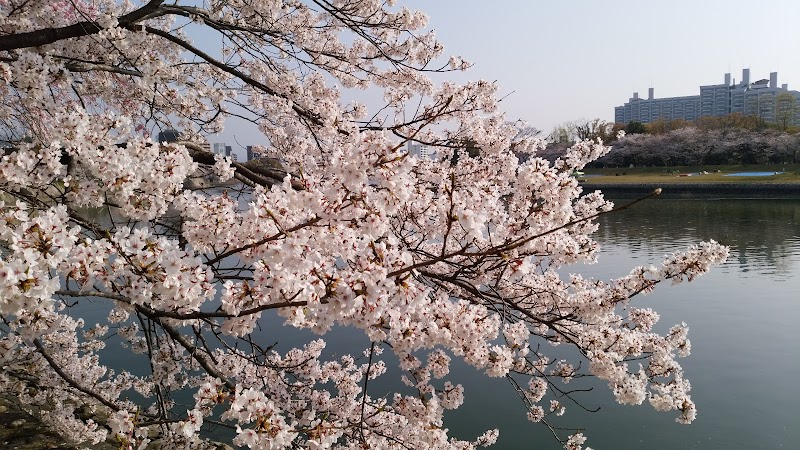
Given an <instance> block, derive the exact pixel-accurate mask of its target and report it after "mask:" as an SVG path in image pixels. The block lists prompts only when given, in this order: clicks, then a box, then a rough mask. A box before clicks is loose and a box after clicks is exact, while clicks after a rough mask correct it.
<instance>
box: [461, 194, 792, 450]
mask: <svg viewBox="0 0 800 450" xmlns="http://www.w3.org/2000/svg"><path fill="white" fill-rule="evenodd" d="M621 203H623V202H622V201H620V204H621ZM596 238H597V240H598V241H599V242H600V243H601V245H602V252H601V253H600V256H599V263H598V264H595V265H591V266H584V267H577V268H574V269H573V270H572V271H573V272H580V273H583V274H585V275H592V276H594V277H597V278H602V279H608V278H611V277H617V276H621V275H624V274H626V273H627V272H628V271H629V270H630V269H631V268H632V267H633V266H636V265H644V264H658V263H659V262H660V260H661V259H662V258H663V256H664V255H665V254H667V253H671V252H674V251H677V250H680V249H682V248H686V247H688V246H689V245H691V244H692V243H696V242H698V241H700V240H707V239H716V240H718V241H721V242H723V243H725V244H727V245H729V246H730V248H731V256H730V257H729V259H728V261H727V262H726V263H725V264H724V265H723V266H721V267H717V268H715V269H714V270H713V271H712V272H711V273H709V274H707V275H705V276H703V277H701V278H699V279H698V280H696V281H695V282H693V283H688V284H682V285H678V286H660V287H659V288H658V289H656V292H654V293H652V294H650V295H648V296H646V297H641V298H639V299H638V300H637V301H638V302H639V305H647V306H651V307H653V308H654V309H655V310H656V311H658V312H659V313H660V314H661V321H660V323H659V325H660V328H658V327H657V331H660V332H663V331H665V330H666V329H668V328H669V327H670V326H672V325H673V324H675V323H679V322H681V321H684V322H686V323H687V324H688V325H689V329H690V331H689V337H690V338H691V341H692V354H691V356H689V357H688V358H684V359H683V360H681V363H682V365H683V366H684V369H685V372H686V376H687V378H688V379H689V380H690V381H691V382H692V398H693V399H694V401H695V402H696V403H697V405H698V416H697V419H696V420H695V422H694V423H692V424H691V425H688V426H687V425H680V424H678V423H675V422H674V417H675V415H674V414H673V413H660V412H656V411H654V410H653V409H652V408H651V407H650V406H649V405H643V406H638V407H637V406H620V405H617V404H616V403H614V401H613V398H612V396H611V394H609V393H608V392H607V391H608V389H607V388H606V387H605V385H603V384H600V383H597V381H596V380H595V381H594V382H585V381H584V380H581V381H584V383H583V384H581V385H579V386H583V387H592V386H596V388H595V389H594V391H593V392H590V393H588V394H587V395H584V396H583V397H580V398H581V399H582V400H583V403H584V405H585V406H587V407H598V406H599V407H600V408H601V411H600V412H598V413H585V412H583V411H581V410H580V408H578V407H577V406H575V405H572V407H571V408H570V406H569V405H568V412H567V414H566V415H565V416H564V417H563V419H565V420H562V421H560V422H558V424H560V425H564V426H575V425H576V424H580V425H581V426H585V427H586V429H585V433H584V434H585V435H587V436H588V437H589V440H588V441H587V443H586V445H590V446H591V447H592V448H594V449H597V450H599V449H639V448H641V449H779V448H786V449H796V448H800V385H799V383H800V201H790V200H780V201H777V200H775V201H773V200H718V201H713V200H665V199H658V200H653V201H649V202H646V203H643V204H638V205H636V206H635V207H633V208H631V209H628V210H624V211H621V212H619V213H615V214H611V215H607V216H605V217H603V218H602V219H601V228H600V230H599V231H598V233H597V234H596ZM634 304H635V303H634ZM471 380H472V381H473V385H472V386H470V388H471V389H469V390H468V391H467V394H466V403H465V406H464V407H463V410H461V411H458V412H457V414H458V416H457V417H453V420H451V421H450V424H451V425H450V427H451V429H452V430H453V431H454V432H456V433H459V434H460V433H464V436H465V437H466V436H469V435H470V434H469V432H470V430H471V431H472V432H473V433H474V432H475V430H477V429H479V428H480V427H481V426H482V427H484V428H485V427H487V426H493V427H499V428H500V430H501V440H500V441H499V443H498V446H497V447H499V448H503V449H528V448H553V449H557V448H561V446H560V445H558V444H557V443H556V442H555V441H553V440H552V438H550V440H549V441H548V434H549V432H548V431H547V430H544V429H542V427H537V426H535V425H534V424H530V423H527V422H526V421H525V419H524V417H520V416H521V415H522V414H523V413H524V411H522V408H521V407H520V406H519V401H518V400H516V398H515V395H514V394H513V393H507V392H505V391H506V390H507V389H506V385H505V383H503V382H502V381H499V382H497V383H485V382H481V381H480V379H479V378H478V377H476V376H472V377H471ZM573 383H574V382H573ZM576 387H578V386H576ZM498 402H499V403H500V405H501V406H499V407H498V406H497V404H498ZM570 416H572V417H570Z"/></svg>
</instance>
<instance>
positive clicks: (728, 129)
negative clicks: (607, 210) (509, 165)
mask: <svg viewBox="0 0 800 450" xmlns="http://www.w3.org/2000/svg"><path fill="white" fill-rule="evenodd" d="M620 130H623V131H625V136H624V137H622V138H618V132H619V131H620ZM797 131H798V130H797V129H795V128H793V127H787V126H781V125H780V124H772V123H765V122H764V121H763V120H761V119H759V118H758V117H756V116H744V115H741V114H731V115H728V116H722V117H702V118H700V119H698V120H696V121H693V122H689V121H686V120H669V121H668V120H659V121H655V122H651V123H646V124H642V123H639V122H630V123H628V124H620V123H611V122H605V121H602V120H600V119H593V120H589V121H578V122H569V123H566V124H564V125H560V126H558V127H556V129H555V130H554V132H553V134H551V136H550V139H549V140H550V144H549V145H548V146H547V148H546V149H545V150H544V151H542V152H541V153H540V156H543V157H545V158H546V159H554V158H556V157H558V156H560V155H561V154H563V153H564V151H565V150H566V149H567V148H568V147H569V146H570V145H572V144H573V143H574V142H576V141H577V140H581V139H592V140H596V139H598V138H599V139H602V140H603V142H604V143H606V144H609V145H611V146H612V150H611V152H609V154H607V155H606V156H604V157H603V158H600V159H598V160H597V161H595V162H593V163H592V166H593V167H628V166H631V165H634V166H691V165H723V164H790V163H800V134H798V132H797Z"/></svg>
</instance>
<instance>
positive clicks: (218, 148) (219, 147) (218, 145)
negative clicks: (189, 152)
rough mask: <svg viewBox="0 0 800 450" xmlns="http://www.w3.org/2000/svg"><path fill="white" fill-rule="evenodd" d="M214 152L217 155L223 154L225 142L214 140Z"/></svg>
mask: <svg viewBox="0 0 800 450" xmlns="http://www.w3.org/2000/svg"><path fill="white" fill-rule="evenodd" d="M213 149H214V153H216V154H217V155H224V154H225V143H224V142H215V143H214V145H213Z"/></svg>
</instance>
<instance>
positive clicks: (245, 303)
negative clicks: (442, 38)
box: [0, 0, 727, 449]
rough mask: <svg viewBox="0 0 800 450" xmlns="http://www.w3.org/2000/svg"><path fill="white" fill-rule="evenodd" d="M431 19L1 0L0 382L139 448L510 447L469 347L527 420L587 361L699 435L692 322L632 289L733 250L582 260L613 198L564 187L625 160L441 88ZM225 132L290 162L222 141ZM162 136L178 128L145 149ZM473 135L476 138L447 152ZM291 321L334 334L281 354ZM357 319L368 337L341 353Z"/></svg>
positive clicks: (629, 395) (93, 431)
mask: <svg viewBox="0 0 800 450" xmlns="http://www.w3.org/2000/svg"><path fill="white" fill-rule="evenodd" d="M425 26H426V17H425V16H424V15H423V14H422V13H420V12H415V11H410V10H408V9H405V8H400V7H396V6H395V5H394V1H392V0H386V1H374V0H342V1H323V0H310V1H296V0H234V1H231V0H226V1H221V0H205V1H203V2H197V1H181V0H170V1H164V0H150V1H143V0H132V1H131V0H126V1H114V0H0V95H1V96H2V97H0V98H2V104H1V105H0V130H1V131H2V139H4V141H5V142H4V154H3V157H2V160H1V161H0V191H1V192H0V255H1V256H0V319H1V320H2V324H0V349H2V352H0V361H1V362H0V386H1V387H2V390H3V392H6V393H9V394H12V395H14V396H16V397H18V398H19V400H20V401H21V402H22V404H23V405H26V407H29V408H30V410H31V411H38V414H39V415H40V417H41V419H42V420H44V421H45V422H46V423H48V424H49V425H51V426H52V427H53V428H54V429H55V430H56V431H57V432H59V433H61V434H62V435H63V436H65V437H67V438H68V439H70V440H72V441H74V442H91V443H96V442H100V441H103V440H106V439H108V440H110V441H111V442H116V443H118V445H119V447H120V448H124V449H134V448H135V449H140V448H144V447H145V446H147V445H148V444H150V443H151V441H152V443H155V444H158V445H160V446H161V447H162V448H194V447H198V446H200V444H201V443H202V441H203V440H204V439H207V438H209V436H210V437H211V438H214V436H215V435H209V434H207V433H206V432H205V430H207V429H208V428H209V427H217V428H218V427H228V428H229V429H230V430H231V431H230V433H231V434H230V436H232V440H233V443H234V444H236V445H241V446H245V447H249V448H256V449H280V448H309V449H321V448H334V447H335V448H353V449H355V448H374V449H377V448H380V449H392V448H397V449H427V448H430V449H470V448H475V447H477V446H485V445H490V444H492V443H493V442H495V440H496V439H497V436H498V432H497V431H496V430H489V431H486V432H485V433H483V434H480V432H478V433H476V435H475V436H474V437H471V439H472V440H460V439H457V438H456V437H453V436H449V435H448V432H447V428H446V426H445V422H444V420H445V417H446V412H447V411H448V410H453V409H456V408H458V407H459V406H460V405H461V404H462V403H463V401H464V396H465V395H466V394H468V392H465V389H464V387H463V386H462V384H460V383H459V377H458V374H455V373H451V372H450V364H451V361H453V359H459V360H462V361H464V362H465V363H467V364H469V365H471V366H473V367H474V368H475V369H477V370H478V371H480V372H481V373H484V374H485V375H486V376H487V377H505V378H507V379H508V380H509V381H510V382H511V385H512V386H513V388H515V389H517V390H518V392H519V393H520V395H521V397H522V400H523V402H524V404H525V406H526V407H527V411H528V412H527V414H528V418H529V419H530V420H531V421H532V422H541V423H543V424H545V425H546V424H548V423H549V422H548V420H549V418H550V416H551V415H561V414H563V413H564V408H565V406H567V405H565V402H563V397H562V401H561V402H559V401H557V400H556V397H555V396H554V394H560V393H561V392H568V391H566V390H565V389H564V388H563V386H562V383H566V382H568V381H570V379H572V378H573V377H576V376H580V375H582V374H586V373H588V374H591V375H593V376H595V377H597V378H599V379H600V380H602V381H603V382H605V383H607V384H608V388H609V389H610V390H611V391H612V392H613V394H614V396H615V398H616V400H617V401H618V402H620V403H623V404H633V405H638V404H642V403H645V402H646V403H650V405H652V407H654V408H655V409H657V410H659V411H671V412H673V413H674V414H675V415H676V416H677V420H678V421H679V422H681V423H689V422H691V421H692V420H693V419H694V418H695V404H694V402H693V401H692V398H691V395H690V384H689V382H688V380H687V379H686V378H684V372H683V370H682V368H681V366H680V364H679V362H678V360H677V358H678V357H683V356H686V355H688V354H689V352H690V349H691V346H690V343H689V340H688V338H687V327H686V325H685V324H678V325H675V326H674V327H672V328H671V329H669V331H668V332H667V333H666V334H663V335H661V334H658V333H655V332H654V331H653V326H654V324H655V323H656V322H657V321H658V319H659V316H658V314H657V313H656V312H655V311H653V310H651V309H649V308H640V307H637V306H635V303H634V302H633V301H632V300H633V298H634V297H636V296H638V295H640V294H644V293H647V292H649V291H651V290H652V289H653V288H654V287H655V286H656V285H657V284H659V283H661V282H664V281H667V282H669V283H677V282H681V281H685V280H692V279H694V278H695V277H696V276H698V275H700V274H702V273H704V272H706V271H707V270H708V269H709V267H710V266H711V265H713V264H715V263H719V262H720V261H722V260H724V259H725V257H726V255H727V250H726V248H724V247H722V246H720V245H718V244H716V243H714V242H708V243H702V244H699V245H697V246H695V247H692V248H690V249H688V250H687V251H686V252H684V253H677V254H674V255H670V256H667V257H666V258H665V259H664V261H663V264H662V265H661V266H660V267H652V266H648V267H636V268H633V269H632V270H631V272H630V273H629V274H628V275H626V276H624V277H622V278H619V279H614V280H610V281H598V280H594V279H589V278H584V277H582V276H580V275H577V274H575V275H569V276H567V273H568V272H571V271H573V270H572V269H568V267H569V266H570V265H573V264H575V263H582V262H593V261H595V258H596V256H597V251H598V245H597V243H596V242H595V241H594V240H592V238H591V234H592V233H593V232H594V231H595V230H596V229H597V224H596V222H595V221H594V219H595V218H596V217H597V216H598V215H601V214H604V213H606V212H609V211H611V210H612V204H611V203H610V202H608V201H606V200H605V199H604V198H603V196H602V195H601V194H600V193H599V192H583V191H582V189H581V187H580V186H579V185H578V183H577V181H576V180H575V179H574V178H572V177H571V173H572V172H573V171H575V170H580V169H581V168H583V167H584V165H585V164H587V163H588V162H589V161H592V160H594V159H596V158H598V157H599V156H602V155H603V154H605V153H606V152H607V150H608V149H607V148H606V147H604V146H603V145H601V144H600V143H598V142H589V141H580V142H578V143H577V144H575V145H574V146H573V147H572V148H571V149H569V150H568V152H567V153H566V154H565V155H564V156H563V157H561V158H559V159H558V160H556V161H555V162H553V163H549V162H547V161H545V160H544V159H541V158H539V157H537V156H536V152H537V150H538V149H539V148H540V147H541V143H540V142H539V141H538V140H537V138H536V133H525V132H520V129H519V127H517V126H514V125H513V124H509V122H508V121H507V120H506V119H505V118H504V116H503V114H502V113H501V112H499V111H498V105H497V101H496V99H495V93H496V91H497V86H495V85H494V84H493V83H489V82H486V81H474V82H469V83H465V84H456V83H452V82H441V83H438V84H437V83H434V82H433V81H432V79H431V77H430V74H431V73H443V72H449V71H462V70H466V69H467V68H468V66H469V63H467V62H466V61H464V60H463V59H461V58H460V57H450V58H449V59H446V58H444V57H443V47H442V45H441V44H440V43H439V42H438V41H437V40H436V38H435V36H434V34H433V32H431V31H424V30H425ZM437 78H439V77H437ZM353 89H365V90H368V92H370V93H375V94H378V95H376V97H378V98H381V99H382V102H383V103H382V104H380V105H379V106H378V107H377V108H374V109H368V108H367V107H366V106H365V105H364V104H361V103H358V102H355V101H347V100H346V98H348V97H349V96H348V95H347V93H348V92H349V91H351V90H353ZM231 118H236V119H237V120H244V121H249V122H251V123H252V124H254V125H255V126H257V127H258V130H259V131H260V132H261V133H262V135H263V140H264V141H263V144H265V145H266V146H267V147H268V148H269V151H270V152H271V153H272V154H274V155H277V156H278V157H279V158H280V160H281V162H282V163H281V164H280V165H278V166H261V167H260V168H256V167H254V166H247V165H244V164H239V163H235V162H232V161H231V160H230V159H229V158H228V157H224V156H221V155H214V154H211V153H209V152H207V151H205V150H204V146H203V145H202V144H203V143H204V136H207V135H209V134H212V133H216V132H219V131H221V130H222V127H223V125H224V123H225V120H228V119H231ZM165 129H178V130H180V131H181V140H180V141H177V142H170V143H167V142H156V141H154V140H153V138H152V137H151V134H152V135H156V134H157V132H158V131H159V130H165ZM467 141H469V142H472V143H474V146H475V147H476V148H479V149H480V152H479V153H478V154H477V155H476V156H475V157H470V158H467V157H463V158H455V159H454V158H453V157H452V156H453V153H454V152H458V151H460V150H459V147H460V145H461V144H460V143H463V142H467ZM408 143H418V144H423V145H425V146H428V147H432V148H435V149H436V151H437V154H438V158H437V159H436V160H430V159H419V158H415V157H413V156H411V155H409V153H408V152H407V144H408ZM518 154H530V156H531V157H529V158H528V159H527V160H526V161H525V162H524V163H520V162H519V159H518V158H517V156H516V155H518ZM209 178H213V179H214V180H216V181H217V182H227V186H228V187H227V188H220V187H211V188H206V189H201V188H200V187H202V186H205V185H206V184H203V183H201V182H200V181H203V180H207V179H209ZM91 314H93V315H91ZM97 317H100V319H97ZM275 318H279V319H280V320H281V321H283V322H284V323H285V324H286V325H288V326H290V327H294V328H298V329H304V330H308V331H309V335H311V333H315V334H316V335H318V336H317V337H312V338H309V339H308V341H307V342H306V343H305V344H304V345H302V346H300V347H298V348H292V349H286V348H283V347H281V346H280V345H278V346H274V345H272V343H274V342H275V341H278V342H280V341H281V339H282V332H283V330H277V329H274V327H271V326H269V325H267V324H268V323H274V319H275ZM270 320H272V322H270ZM340 328H348V329H350V330H352V331H353V332H357V333H359V334H360V335H361V336H363V345H362V346H360V347H357V348H353V349H351V350H352V352H351V354H345V355H342V354H341V353H340V352H339V353H338V355H339V356H331V355H330V353H326V351H325V348H326V335H327V334H328V332H329V331H331V330H333V329H340ZM264 336H267V337H266V338H265V337H264ZM549 344H553V345H564V346H569V347H572V348H574V349H576V350H577V354H578V355H579V357H578V358H576V360H574V361H565V360H560V359H558V358H554V357H552V356H549V355H548V353H547V349H548V348H550V347H551V346H550V345H549ZM126 352H127V354H129V355H127V354H126ZM121 354H122V355H126V356H124V357H120V355H121ZM112 360H113V361H117V362H116V363H115V364H117V365H116V366H113V367H110V366H109V364H110V362H109V361H112ZM398 372H401V373H402V375H401V376H398V380H397V381H396V382H395V383H385V382H384V383H376V382H374V380H375V379H376V378H379V377H388V376H393V375H390V374H392V373H398ZM387 385H391V386H395V388H393V390H391V391H386V390H385V389H386V388H385V386H387ZM377 386H383V388H379V387H377ZM554 434H555V435H556V436H557V438H558V439H559V440H560V441H561V442H562V443H563V444H564V446H565V447H566V448H569V449H577V448H581V447H582V445H583V443H584V441H585V439H586V438H585V437H584V436H583V435H582V434H580V433H573V432H564V431H561V430H554ZM216 436H219V434H218V435H216Z"/></svg>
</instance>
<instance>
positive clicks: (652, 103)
mask: <svg viewBox="0 0 800 450" xmlns="http://www.w3.org/2000/svg"><path fill="white" fill-rule="evenodd" d="M781 94H789V95H791V96H792V97H794V101H793V102H785V101H780V99H779V98H778V96H779V95H781ZM783 98H787V97H786V96H784V97H783ZM789 103H791V109H792V110H789V108H790V106H788V105H789ZM799 103H800V92H798V91H790V90H789V86H788V85H787V84H783V85H781V86H778V72H772V73H770V74H769V79H768V80H767V79H764V80H758V81H754V82H751V81H750V69H744V70H742V81H741V82H739V83H736V80H733V82H731V74H729V73H726V74H725V79H724V82H723V83H722V84H712V85H707V86H700V95H690V96H685V97H667V98H655V96H654V92H653V88H650V89H649V90H648V95H647V98H646V99H645V98H640V97H639V93H638V92H634V93H633V97H631V98H629V99H628V102H627V103H625V104H624V105H622V106H617V107H616V108H614V121H615V122H617V123H630V122H641V123H649V122H654V121H656V120H675V119H684V120H689V121H692V120H696V119H699V118H700V117H707V116H726V115H728V114H733V113H739V114H742V115H745V116H751V115H752V116H757V117H759V118H760V119H762V120H764V121H765V122H777V121H778V120H779V119H780V118H781V116H783V117H786V118H788V119H789V120H788V122H789V124H791V125H800V108H798V107H797V104H799ZM787 115H788V117H787Z"/></svg>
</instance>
